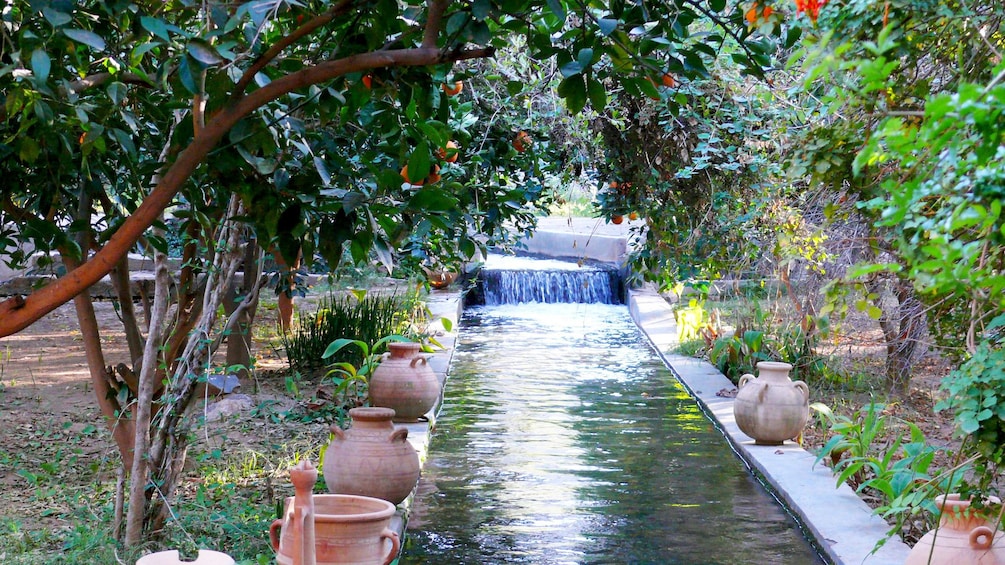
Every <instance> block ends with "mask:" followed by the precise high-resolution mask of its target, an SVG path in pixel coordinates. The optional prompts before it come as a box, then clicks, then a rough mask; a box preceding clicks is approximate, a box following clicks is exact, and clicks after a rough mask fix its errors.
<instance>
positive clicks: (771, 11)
mask: <svg viewBox="0 0 1005 565" xmlns="http://www.w3.org/2000/svg"><path fill="white" fill-rule="evenodd" d="M774 13H775V9H774V8H772V7H771V6H765V7H764V12H762V13H761V15H763V16H764V19H768V18H770V17H771V14H774Z"/></svg>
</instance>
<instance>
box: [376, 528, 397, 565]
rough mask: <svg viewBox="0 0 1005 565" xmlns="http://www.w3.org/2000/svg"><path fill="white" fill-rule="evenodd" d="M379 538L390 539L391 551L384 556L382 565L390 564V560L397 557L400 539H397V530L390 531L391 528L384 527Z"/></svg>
mask: <svg viewBox="0 0 1005 565" xmlns="http://www.w3.org/2000/svg"><path fill="white" fill-rule="evenodd" d="M380 538H381V539H389V540H391V551H389V552H388V553H387V557H386V558H384V565H391V562H392V561H394V560H395V559H396V558H397V557H398V551H399V550H400V549H401V540H399V539H398V532H393V531H391V528H384V531H383V532H380Z"/></svg>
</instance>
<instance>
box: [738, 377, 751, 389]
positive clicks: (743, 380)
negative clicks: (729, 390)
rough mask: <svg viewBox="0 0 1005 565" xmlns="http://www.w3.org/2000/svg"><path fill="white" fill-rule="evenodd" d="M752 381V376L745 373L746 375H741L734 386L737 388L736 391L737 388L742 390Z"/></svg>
mask: <svg viewBox="0 0 1005 565" xmlns="http://www.w3.org/2000/svg"><path fill="white" fill-rule="evenodd" d="M752 380H754V375H751V374H750V373H747V374H746V375H743V376H742V377H740V382H739V383H737V384H736V388H738V389H739V388H743V385H745V384H747V383H749V382H750V381H752Z"/></svg>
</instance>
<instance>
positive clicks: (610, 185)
mask: <svg viewBox="0 0 1005 565" xmlns="http://www.w3.org/2000/svg"><path fill="white" fill-rule="evenodd" d="M607 186H609V187H611V188H613V189H614V190H617V189H618V181H616V180H612V181H611V184H609V185H607Z"/></svg>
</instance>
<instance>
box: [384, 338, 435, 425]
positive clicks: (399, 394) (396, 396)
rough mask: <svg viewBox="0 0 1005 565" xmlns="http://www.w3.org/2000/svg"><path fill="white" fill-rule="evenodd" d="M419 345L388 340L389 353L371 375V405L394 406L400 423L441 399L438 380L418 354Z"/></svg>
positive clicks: (410, 418)
mask: <svg viewBox="0 0 1005 565" xmlns="http://www.w3.org/2000/svg"><path fill="white" fill-rule="evenodd" d="M421 347H422V345H421V344H419V343H414V342H409V341H392V342H390V343H388V344H387V348H388V350H389V352H388V353H387V354H385V356H384V359H383V360H382V361H381V362H380V364H379V365H377V368H376V369H374V371H373V375H371V376H370V404H372V405H373V406H382V407H384V408H393V409H394V413H395V420H396V421H399V422H414V421H416V420H418V419H419V418H421V417H423V416H425V414H426V413H427V412H429V410H430V409H432V407H433V406H434V405H436V401H437V400H439V398H440V380H439V379H438V378H436V374H435V373H433V369H432V368H430V366H429V362H428V361H426V358H425V357H423V356H422V355H420V349H421Z"/></svg>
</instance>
